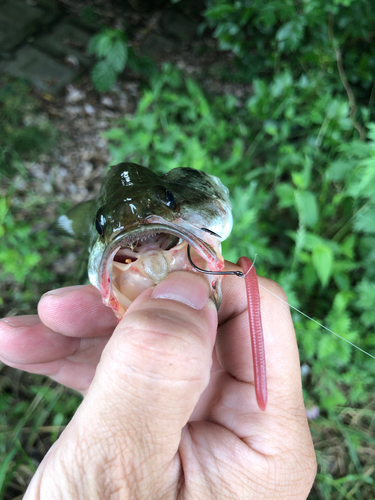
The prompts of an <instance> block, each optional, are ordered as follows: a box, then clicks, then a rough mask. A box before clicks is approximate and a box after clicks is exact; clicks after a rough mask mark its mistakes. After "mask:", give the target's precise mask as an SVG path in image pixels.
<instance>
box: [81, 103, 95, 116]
mask: <svg viewBox="0 0 375 500" xmlns="http://www.w3.org/2000/svg"><path fill="white" fill-rule="evenodd" d="M83 108H84V110H85V111H86V113H87V114H88V115H90V116H92V115H95V108H94V107H93V106H91V104H88V103H86V104H85V105H84V106H83Z"/></svg>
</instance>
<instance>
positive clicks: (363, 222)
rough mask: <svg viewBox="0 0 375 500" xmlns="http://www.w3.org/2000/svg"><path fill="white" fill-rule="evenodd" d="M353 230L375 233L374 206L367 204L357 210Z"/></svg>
mask: <svg viewBox="0 0 375 500" xmlns="http://www.w3.org/2000/svg"><path fill="white" fill-rule="evenodd" d="M353 226H354V229H355V231H363V232H364V233H368V234H374V233H375V206H373V205H372V206H369V207H367V208H366V209H362V210H359V211H358V212H357V213H356V214H355V216H354V224H353Z"/></svg>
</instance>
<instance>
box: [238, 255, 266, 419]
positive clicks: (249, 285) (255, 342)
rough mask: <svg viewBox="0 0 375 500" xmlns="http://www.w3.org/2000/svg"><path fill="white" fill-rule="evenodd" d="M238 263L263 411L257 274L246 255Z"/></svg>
mask: <svg viewBox="0 0 375 500" xmlns="http://www.w3.org/2000/svg"><path fill="white" fill-rule="evenodd" d="M238 265H239V266H240V267H241V268H242V270H243V272H244V274H245V284H246V296H247V310H248V313H249V325H250V338H251V350H252V353H253V365H254V385H255V394H256V398H257V403H258V406H259V408H260V409H261V410H262V411H264V410H265V409H266V406H267V372H266V356H265V352H264V338H263V328H262V318H261V314H260V297H259V287H258V280H257V274H256V272H255V267H254V265H253V263H252V262H251V260H250V259H249V258H247V257H241V258H240V259H239V261H238Z"/></svg>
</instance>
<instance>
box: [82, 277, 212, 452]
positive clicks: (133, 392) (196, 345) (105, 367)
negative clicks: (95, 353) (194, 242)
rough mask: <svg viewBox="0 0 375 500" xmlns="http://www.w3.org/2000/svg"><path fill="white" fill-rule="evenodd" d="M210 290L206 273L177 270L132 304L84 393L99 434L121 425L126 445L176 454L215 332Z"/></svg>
mask: <svg viewBox="0 0 375 500" xmlns="http://www.w3.org/2000/svg"><path fill="white" fill-rule="evenodd" d="M210 294H211V290H210V287H209V284H208V281H207V279H206V278H205V277H202V276H199V275H197V274H194V273H191V272H175V273H172V274H170V275H169V276H168V277H167V278H166V280H165V281H163V282H161V283H160V284H159V285H157V286H156V287H155V288H154V289H149V290H146V291H145V292H144V293H143V294H141V295H140V296H139V297H138V298H137V299H136V300H135V301H134V302H133V304H132V305H131V306H130V308H129V309H128V311H127V312H126V314H125V316H124V318H123V319H122V320H121V321H120V323H119V325H118V326H117V328H116V330H115V332H114V334H113V336H112V338H111V339H110V341H109V342H108V344H107V346H106V348H105V350H104V351H103V355H102V358H101V361H100V363H99V365H98V369H97V372H96V375H95V378H94V381H93V383H92V384H91V387H90V390H89V392H88V394H87V396H86V402H87V403H88V404H89V406H90V407H91V409H92V411H91V412H90V414H91V418H92V412H95V413H96V414H97V417H98V418H100V421H101V423H100V425H101V432H103V431H104V435H107V436H108V435H109V434H111V433H112V434H115V437H116V440H117V439H118V438H119V434H118V430H119V429H121V432H122V433H124V434H126V437H130V438H131V442H133V443H135V444H136V443H137V442H138V444H140V442H142V443H147V446H146V447H145V448H146V449H147V453H150V455H151V456H155V454H158V452H161V453H162V454H163V455H165V454H168V455H170V458H172V457H173V456H174V454H175V453H176V451H177V449H178V446H179V443H180V437H181V429H182V428H183V426H184V425H185V424H186V423H187V421H188V419H189V416H190V415H191V413H192V411H193V409H194V407H195V405H196V403H197V402H198V399H199V397H200V396H201V394H202V392H203V391H204V389H205V388H206V386H207V384H208V382H209V376H210V368H211V363H212V350H213V346H214V343H215V336H216V331H217V312H216V308H215V306H214V304H213V302H212V301H211V300H210V299H209V296H210ZM103 426H104V427H105V428H106V429H103ZM127 442H128V440H127ZM142 446H144V445H143V444H142ZM143 458H145V457H143Z"/></svg>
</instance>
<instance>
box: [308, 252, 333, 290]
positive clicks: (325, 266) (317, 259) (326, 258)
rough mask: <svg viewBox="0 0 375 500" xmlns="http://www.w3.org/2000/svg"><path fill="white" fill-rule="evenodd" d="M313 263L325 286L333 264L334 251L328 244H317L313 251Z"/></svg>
mask: <svg viewBox="0 0 375 500" xmlns="http://www.w3.org/2000/svg"><path fill="white" fill-rule="evenodd" d="M312 263H313V266H314V268H315V271H316V274H317V275H318V277H319V279H320V281H321V283H322V285H323V286H326V285H327V283H328V281H329V279H330V277H331V274H332V265H333V251H332V249H331V248H330V247H329V246H327V245H317V246H316V247H315V248H314V250H313V252H312Z"/></svg>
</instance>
